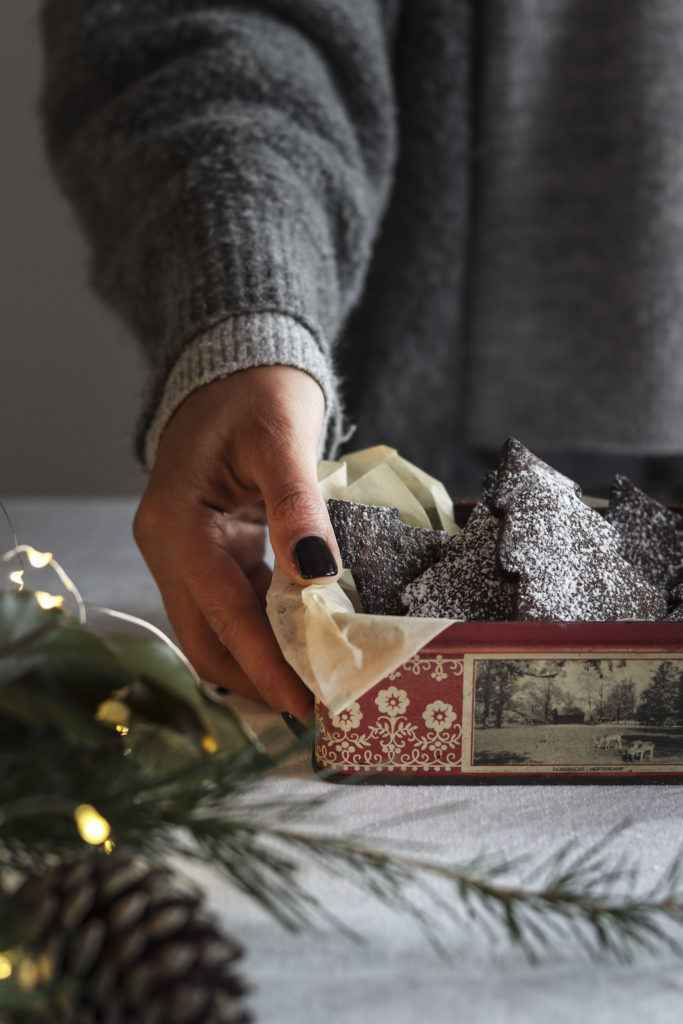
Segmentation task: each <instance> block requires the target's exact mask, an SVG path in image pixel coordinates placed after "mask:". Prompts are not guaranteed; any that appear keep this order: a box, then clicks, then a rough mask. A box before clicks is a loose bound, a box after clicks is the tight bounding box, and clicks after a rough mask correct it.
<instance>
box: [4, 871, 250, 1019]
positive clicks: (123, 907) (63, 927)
mask: <svg viewBox="0 0 683 1024" xmlns="http://www.w3.org/2000/svg"><path fill="white" fill-rule="evenodd" d="M16 898H17V900H20V901H21V903H20V906H21V908H22V913H23V915H24V917H25V920H26V921H27V922H28V923H29V927H30V932H31V935H30V943H31V948H32V949H35V950H36V951H38V952H39V953H46V954H47V956H48V958H49V962H50V963H51V964H52V967H53V971H54V977H53V980H54V981H55V982H57V983H64V982H66V983H67V990H69V991H71V993H72V995H71V997H70V1002H71V1005H70V1006H69V1007H68V1008H66V1007H63V1008H62V1009H63V1010H64V1009H67V1010H68V1013H69V1019H73V1020H74V1022H77V1024H124V1022H126V1024H137V1022H141V1024H142V1022H144V1024H157V1022H158V1024H162V1022H163V1024H195V1022H197V1024H199V1022H201V1024H246V1022H248V1021H250V1020H251V1019H252V1018H251V1015H250V1014H249V1013H248V1011H247V1009H246V1007H245V1005H244V1002H243V1000H242V998H241V997H242V996H243V995H244V993H245V992H246V990H247V989H246V986H245V985H244V983H243V981H242V980H241V978H240V977H239V976H237V975H236V974H234V973H233V964H234V961H235V960H236V959H238V958H239V957H240V956H241V955H242V949H241V947H240V946H239V945H238V944H237V943H236V942H234V941H233V940H232V939H226V938H225V937H224V936H223V935H221V933H220V932H219V931H218V929H217V928H216V926H215V924H214V923H213V921H212V920H211V918H210V917H209V916H208V915H207V914H206V912H205V911H204V910H203V908H202V907H201V902H202V900H201V895H200V894H199V893H198V892H197V891H196V890H194V889H192V888H190V887H189V886H188V885H187V884H185V883H184V882H181V880H180V879H179V878H178V876H177V875H175V874H174V873H173V872H171V871H169V870H167V869H165V868H150V867H149V865H146V864H145V863H143V862H141V861H139V860H133V859H119V858H116V857H106V856H104V855H102V854H101V853H99V852H98V853H96V854H92V855H88V856H86V857H83V858H81V859H79V860H76V861H71V862H68V863H62V864H57V865H56V866H54V867H51V868H49V869H48V870H47V871H45V872H44V873H43V875H42V876H41V877H40V878H37V877H36V878H31V879H30V880H29V881H27V882H26V883H25V884H24V885H23V886H22V887H21V889H20V890H19V892H18V893H17V894H16ZM15 906H16V903H15ZM69 983H71V984H70V985H69Z"/></svg>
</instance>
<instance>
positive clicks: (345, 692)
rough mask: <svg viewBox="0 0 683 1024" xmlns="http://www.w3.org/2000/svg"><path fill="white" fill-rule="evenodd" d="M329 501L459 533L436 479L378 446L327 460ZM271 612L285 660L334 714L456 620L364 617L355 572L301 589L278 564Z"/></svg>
mask: <svg viewBox="0 0 683 1024" xmlns="http://www.w3.org/2000/svg"><path fill="white" fill-rule="evenodd" d="M318 479H319V482H320V489H321V491H322V494H323V497H324V498H325V499H326V500H327V499H328V498H342V499H345V500H347V501H355V502H360V503H362V504H365V505H390V506H393V507H394V508H397V509H398V513H399V517H400V518H401V520H402V522H404V523H406V524H407V525H409V526H420V527H423V528H425V529H429V528H432V529H438V530H446V531H447V532H448V533H456V532H457V530H458V527H457V526H456V524H455V522H454V519H453V505H452V502H451V500H450V498H449V496H448V493H447V492H446V489H445V487H444V486H443V484H441V483H440V482H439V481H438V480H435V479H434V478H433V477H431V476H429V475H428V474H427V473H424V472H423V471H422V470H420V469H418V468H417V466H414V465H412V463H410V462H407V461H406V460H405V459H403V458H401V456H400V455H398V453H397V452H396V451H395V449H393V448H387V447H386V446H384V445H378V446H376V447H374V448H365V449H363V450H362V451H358V452H353V453H352V454H349V455H346V456H344V457H343V458H342V459H341V460H340V461H339V462H322V463H321V464H320V466H319V468H318ZM267 613H268V618H269V620H270V624H271V626H272V628H273V631H274V633H275V636H276V637H277V640H278V643H279V644H280V647H281V649H282V651H283V653H284V656H285V658H286V659H287V661H288V662H289V664H290V665H291V666H292V668H293V669H294V670H295V672H297V674H298V675H299V676H300V677H301V679H303V681H304V682H305V683H306V685H307V686H308V687H309V689H310V690H311V691H312V692H313V693H314V695H315V696H316V697H317V698H318V699H319V700H321V701H322V702H323V703H324V704H325V705H326V706H327V707H328V708H329V709H330V710H331V711H332V712H333V713H338V712H339V711H341V710H343V709H344V708H345V707H348V705H349V704H350V703H351V702H352V701H354V700H358V698H359V697H362V695H363V694H364V693H366V692H367V691H368V690H369V689H370V688H371V687H372V686H374V685H375V683H377V682H379V681H380V679H384V677H385V676H387V675H389V673H390V672H393V671H394V670H395V669H396V668H398V667H399V665H402V664H403V663H404V662H405V661H407V660H408V659H409V658H411V657H412V656H413V655H414V654H416V653H417V651H419V650H420V648H421V647H424V645H425V644H426V643H428V642H429V641H430V640H431V639H433V637H435V636H437V635H438V634H439V633H441V632H442V631H443V630H444V629H445V628H446V627H447V626H448V625H449V624H450V623H451V622H452V621H455V620H452V619H427V618H417V617H414V616H402V615H366V614H365V613H364V612H362V611H361V606H360V601H359V599H358V594H357V591H356V588H355V585H354V582H353V578H352V576H351V573H350V572H349V571H348V570H344V572H343V573H342V574H341V576H340V578H339V581H337V582H334V583H329V584H312V585H311V586H308V587H300V586H298V585H297V584H295V583H292V582H291V580H289V579H288V577H287V576H286V575H285V574H284V572H283V571H282V570H281V569H280V568H279V566H277V565H276V566H275V570H274V572H273V580H272V583H271V586H270V589H269V591H268V598H267Z"/></svg>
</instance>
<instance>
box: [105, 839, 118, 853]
mask: <svg viewBox="0 0 683 1024" xmlns="http://www.w3.org/2000/svg"><path fill="white" fill-rule="evenodd" d="M115 846H116V843H115V842H114V840H113V839H105V840H104V842H103V843H102V849H103V850H104V852H105V853H112V852H113V850H114V848H115Z"/></svg>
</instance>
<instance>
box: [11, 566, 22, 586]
mask: <svg viewBox="0 0 683 1024" xmlns="http://www.w3.org/2000/svg"><path fill="white" fill-rule="evenodd" d="M9 578H10V580H11V581H12V583H16V584H17V586H18V587H19V590H21V588H22V587H23V585H24V570H23V569H17V570H16V572H11V573H10V574H9Z"/></svg>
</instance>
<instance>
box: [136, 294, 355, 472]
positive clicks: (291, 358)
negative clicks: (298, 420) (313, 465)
mask: <svg viewBox="0 0 683 1024" xmlns="http://www.w3.org/2000/svg"><path fill="white" fill-rule="evenodd" d="M254 366H293V367H296V368H297V369H299V370H304V371H305V372H306V373H308V374H310V376H311V377H313V378H314V380H316V381H317V382H318V384H319V385H320V387H321V388H322V391H323V394H324V396H325V421H324V424H323V430H322V434H321V446H320V449H321V450H320V452H319V455H320V456H323V455H326V456H327V457H330V458H331V457H333V456H334V454H335V452H336V449H337V448H338V447H339V444H340V443H341V441H342V439H343V431H342V414H341V408H340V403H339V396H338V390H337V383H336V379H335V375H334V371H333V370H332V368H331V366H330V364H329V362H328V360H327V358H326V357H325V355H324V354H323V353H322V352H321V350H320V348H319V346H318V344H317V343H316V340H315V338H314V336H313V335H312V334H311V332H310V331H309V330H308V329H307V328H306V327H304V326H303V324H301V323H300V322H299V321H298V320H296V319H294V318H293V317H291V316H288V315H286V314H283V313H274V312H272V313H271V312H265V313H238V314H235V315H233V316H230V317H228V318H227V319H226V320H223V321H221V323H219V324H216V326H215V327H212V328H210V329H209V330H207V331H204V332H203V333H202V334H200V335H198V336H197V337H196V338H195V339H194V341H192V342H191V343H190V344H189V345H188V346H187V347H186V348H185V349H183V352H182V353H181V355H180V357H179V359H178V361H177V362H176V364H175V366H174V367H173V369H172V370H171V373H170V374H169V376H168V379H167V381H166V385H165V387H164V391H163V394H162V397H161V401H160V402H159V405H158V406H157V409H156V412H155V414H154V418H153V419H152V422H151V424H150V427H149V429H148V431H147V434H146V437H145V446H144V454H145V467H146V468H147V469H150V468H151V467H152V465H153V464H154V460H155V458H156V453H157V448H158V446H159V440H160V438H161V434H162V432H163V430H164V428H165V426H166V424H167V423H168V421H169V420H170V418H171V416H172V415H173V413H174V412H175V411H176V409H177V408H178V407H179V406H180V405H181V403H182V402H183V401H184V400H185V399H186V398H187V397H188V395H190V394H191V393H192V392H193V391H196V389H197V388H199V387H202V385H204V384H210V383H211V382H212V381H214V380H219V379H220V378H222V377H228V376H229V375H230V374H231V373H236V372H237V371H238V370H247V369H249V368H251V367H254Z"/></svg>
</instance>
